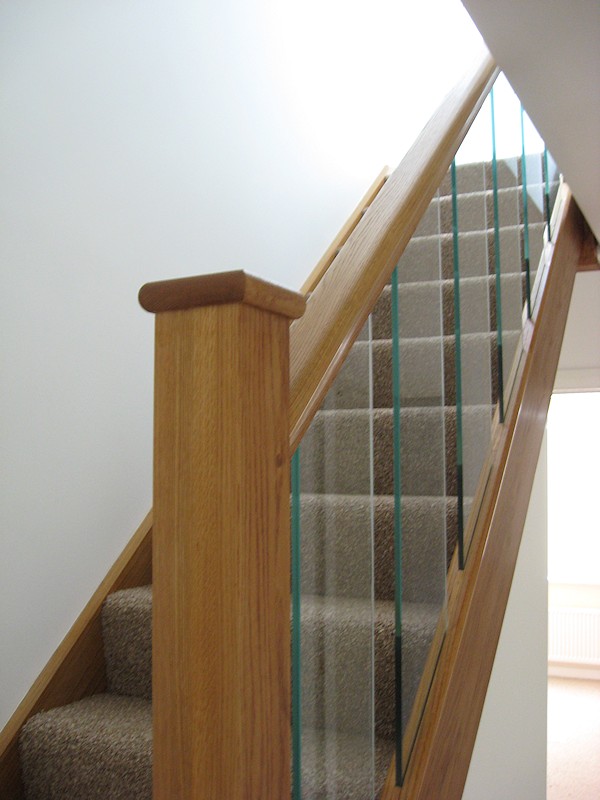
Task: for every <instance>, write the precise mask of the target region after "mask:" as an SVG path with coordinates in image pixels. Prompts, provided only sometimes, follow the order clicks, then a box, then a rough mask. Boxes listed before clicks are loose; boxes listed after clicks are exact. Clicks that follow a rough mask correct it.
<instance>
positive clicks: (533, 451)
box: [381, 189, 583, 800]
mask: <svg viewBox="0 0 600 800" xmlns="http://www.w3.org/2000/svg"><path fill="white" fill-rule="evenodd" d="M565 191H566V192H567V196H566V199H565V202H564V205H563V213H562V215H561V218H560V222H559V224H558V229H557V233H556V236H555V243H554V245H550V246H549V247H550V248H551V249H553V252H552V258H551V265H550V269H549V270H548V272H547V274H546V276H545V281H544V282H545V286H544V287H543V294H540V297H541V299H540V304H539V307H538V308H537V310H536V312H535V327H534V328H533V330H532V331H530V333H531V339H530V341H529V349H528V352H527V355H526V358H524V359H522V362H521V366H520V370H519V374H518V375H517V388H515V390H514V392H513V397H514V399H513V401H512V405H511V406H510V407H509V409H508V414H507V417H506V422H505V424H504V425H500V426H498V437H497V440H496V442H495V443H494V445H493V446H494V449H493V455H492V469H491V475H490V479H489V481H488V485H487V489H486V493H485V495H484V499H483V505H482V510H481V512H480V514H479V520H478V524H477V527H476V529H475V532H474V534H473V540H472V544H471V551H470V553H469V558H468V560H467V565H466V569H465V571H464V572H458V570H456V568H454V571H453V572H452V571H451V574H450V576H449V598H448V630H447V633H446V638H445V640H444V644H443V646H442V650H441V654H440V659H439V662H438V667H437V670H436V673H435V676H434V680H433V684H432V687H431V691H430V694H429V698H428V703H427V706H426V708H425V713H424V716H423V721H422V724H421V727H420V729H419V732H418V734H417V739H416V744H415V748H414V752H413V755H412V759H411V761H410V763H409V765H408V771H407V776H406V780H405V784H404V786H403V788H402V789H400V788H398V787H396V786H395V768H394V765H392V767H391V768H390V772H389V775H388V780H387V783H386V786H385V788H384V791H383V794H382V798H381V800H460V798H461V797H462V793H463V790H464V784H465V781H466V778H467V773H468V769H469V764H470V760H471V754H472V751H473V747H474V744H475V737H476V734H477V729H478V727H479V720H480V717H481V712H482V708H483V703H484V700H485V695H486V691H487V686H488V683H489V678H490V675H491V671H492V666H493V663H494V657H495V653H496V647H497V644H498V639H499V637H500V631H501V628H502V621H503V618H504V611H505V608H506V604H507V601H508V595H509V592H510V586H511V582H512V576H513V573H514V568H515V564H516V560H517V555H518V551H519V545H520V542H521V535H522V531H523V526H524V523H525V516H526V514H527V508H528V505H529V497H530V493H531V487H532V485H533V478H534V474H535V469H536V466H537V461H538V456H539V450H540V446H541V441H542V437H543V433H544V429H545V424H546V416H547V412H548V405H549V402H550V396H551V393H552V387H553V385H554V377H555V374H556V367H557V364H558V357H559V354H560V348H561V343H562V338H563V334H564V327H565V324H566V319H567V312H568V309H569V303H570V298H571V293H572V289H573V283H574V279H575V273H576V270H577V267H578V264H579V259H580V254H581V249H582V241H583V239H582V231H583V219H582V217H581V214H580V212H579V210H578V208H577V206H576V204H575V202H574V201H573V199H572V197H571V196H570V193H568V189H565Z"/></svg>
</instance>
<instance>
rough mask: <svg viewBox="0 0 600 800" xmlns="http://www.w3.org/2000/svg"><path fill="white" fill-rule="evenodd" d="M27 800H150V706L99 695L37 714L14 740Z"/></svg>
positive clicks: (114, 696) (127, 698) (128, 699)
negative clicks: (68, 799) (17, 743)
mask: <svg viewBox="0 0 600 800" xmlns="http://www.w3.org/2000/svg"><path fill="white" fill-rule="evenodd" d="M20 750H21V763H22V771H23V777H24V782H25V787H26V791H27V800H46V798H48V800H50V798H55V797H77V798H78V800H96V798H97V799H98V800H105V798H107V797H110V798H111V800H112V799H113V798H114V800H121V799H122V800H142V799H143V800H151V797H152V706H151V704H150V703H149V702H148V701H147V700H144V699H142V698H138V697H121V696H118V695H113V694H99V695H94V696H92V697H86V698H84V699H83V700H79V701H77V702H75V703H71V704H69V705H67V706H61V707H59V708H55V709H52V710H50V711H45V712H41V713H39V714H36V715H35V716H34V717H32V718H31V719H30V720H29V721H28V722H27V724H26V725H25V726H24V728H23V731H22V733H21V740H20Z"/></svg>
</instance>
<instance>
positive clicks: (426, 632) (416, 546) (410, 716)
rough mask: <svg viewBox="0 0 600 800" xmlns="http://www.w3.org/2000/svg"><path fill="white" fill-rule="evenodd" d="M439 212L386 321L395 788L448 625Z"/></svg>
mask: <svg viewBox="0 0 600 800" xmlns="http://www.w3.org/2000/svg"><path fill="white" fill-rule="evenodd" d="M443 203H444V198H440V196H439V195H437V196H436V197H435V198H434V199H433V201H432V202H431V204H430V206H429V209H428V211H427V212H426V214H425V217H424V218H423V220H422V221H421V223H420V225H419V227H418V229H417V232H416V234H415V236H414V237H413V239H412V241H411V243H410V245H409V247H408V248H407V251H406V252H405V254H404V255H403V257H402V258H401V260H400V262H399V264H398V267H397V278H394V280H393V281H392V297H391V301H390V311H389V314H390V317H391V321H392V324H391V329H392V343H393V346H392V348H391V350H392V356H393V385H394V387H395V391H394V392H393V395H394V401H395V404H394V416H395V420H396V423H397V427H396V429H395V432H394V441H395V443H396V451H397V453H399V455H400V462H399V467H398V468H397V471H396V480H395V483H394V484H393V485H392V484H390V485H389V488H388V487H387V486H386V487H385V491H386V493H388V492H390V493H391V492H392V491H395V494H396V495H397V496H399V499H400V507H399V511H398V513H397V515H396V552H395V570H396V578H395V583H396V587H395V596H396V625H397V627H396V681H397V684H396V698H397V716H396V743H397V764H396V766H397V775H396V779H397V782H398V783H401V782H402V778H403V775H404V773H405V770H406V766H407V764H408V761H409V758H410V754H411V752H412V747H413V744H414V738H415V735H416V732H417V729H418V725H419V723H420V720H421V716H422V712H423V708H424V704H425V700H426V697H427V691H428V689H429V685H430V682H431V679H432V677H433V672H434V669H435V665H436V661H437V655H438V653H439V646H440V645H441V641H442V639H443V634H444V632H445V625H446V618H445V608H446V567H447V564H446V550H447V539H446V516H447V513H448V506H449V504H448V502H447V498H446V475H445V464H446V459H445V443H446V442H445V419H446V417H447V418H448V421H449V425H450V426H451V428H452V429H454V426H455V415H454V414H453V412H452V411H451V410H446V409H445V407H444V338H443V328H442V290H443V281H442V275H441V243H442V237H441V230H440V224H441V223H440V220H441V215H442V214H443ZM396 301H397V302H396ZM387 335H388V336H389V335H390V334H389V333H388V334H387ZM396 340H397V344H394V343H395V342H396ZM376 405H377V402H376ZM377 413H378V412H377V411H376V414H377Z"/></svg>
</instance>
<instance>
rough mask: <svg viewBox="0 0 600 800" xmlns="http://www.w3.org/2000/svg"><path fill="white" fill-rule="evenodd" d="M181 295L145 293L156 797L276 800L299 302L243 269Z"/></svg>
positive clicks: (286, 755)
mask: <svg viewBox="0 0 600 800" xmlns="http://www.w3.org/2000/svg"><path fill="white" fill-rule="evenodd" d="M182 285H183V284H182V283H181V282H178V281H165V282H164V283H162V284H153V285H150V286H147V287H144V288H143V289H142V291H141V292H140V298H141V302H142V304H143V305H144V307H145V308H146V309H147V310H149V311H153V312H155V313H156V360H155V409H154V420H155V422H154V532H153V584H154V585H153V618H152V626H153V631H152V636H153V643H152V658H153V668H152V697H153V702H152V706H153V727H154V754H153V755H154V761H153V764H154V766H153V786H154V789H153V792H154V793H153V796H154V798H155V800H194V799H195V798H206V800H220V799H221V798H225V797H226V798H231V800H266V799H267V798H272V800H279V798H289V796H290V767H289V765H290V747H291V745H290V708H291V699H290V697H291V696H290V669H291V667H290V530H289V527H290V451H289V361H288V358H289V320H290V317H298V316H299V315H300V314H302V312H303V311H304V307H305V301H304V298H303V297H301V296H300V295H297V294H295V293H292V292H288V291H285V290H283V289H279V288H277V287H274V286H272V285H269V284H266V283H264V282H263V281H258V280H256V279H254V278H251V277H249V276H247V275H244V274H243V273H235V274H234V275H232V274H231V273H225V274H224V275H222V276H214V275H213V276H205V277H199V278H196V279H186V281H185V287H184V291H183V292H180V289H181V288H182ZM204 293H206V296H207V304H206V305H203V304H202V303H203V299H202V298H203V294H204ZM190 296H193V297H194V302H195V306H194V307H190V303H189V297H190ZM178 299H179V302H178Z"/></svg>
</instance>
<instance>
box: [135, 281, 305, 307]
mask: <svg viewBox="0 0 600 800" xmlns="http://www.w3.org/2000/svg"><path fill="white" fill-rule="evenodd" d="M138 298H139V301H140V305H141V306H142V308H145V309H146V311H151V312H153V313H159V312H160V311H182V310H185V309H189V308H198V307H200V306H211V305H221V304H226V303H245V304H246V305H251V306H255V307H256V308H262V309H264V310H265V311H272V312H274V313H276V314H283V315H284V316H286V317H289V318H296V317H299V316H301V315H302V314H303V313H304V307H305V301H304V298H302V297H301V296H300V295H299V294H298V293H297V292H292V291H290V290H289V289H284V288H282V287H281V286H275V285H274V284H272V283H268V282H267V281H264V280H262V279H261V278H256V277H254V276H253V275H249V274H248V273H247V272H244V271H243V270H241V269H239V270H232V271H231V272H214V273H212V274H209V275H196V276H193V277H190V278H173V279H171V280H165V281H156V282H155V283H147V284H145V286H142V288H141V289H140V292H139V296H138Z"/></svg>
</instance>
